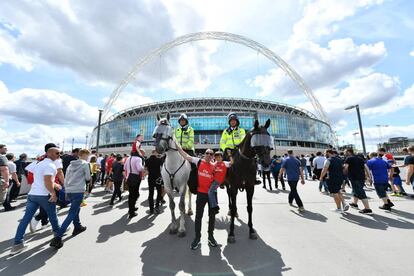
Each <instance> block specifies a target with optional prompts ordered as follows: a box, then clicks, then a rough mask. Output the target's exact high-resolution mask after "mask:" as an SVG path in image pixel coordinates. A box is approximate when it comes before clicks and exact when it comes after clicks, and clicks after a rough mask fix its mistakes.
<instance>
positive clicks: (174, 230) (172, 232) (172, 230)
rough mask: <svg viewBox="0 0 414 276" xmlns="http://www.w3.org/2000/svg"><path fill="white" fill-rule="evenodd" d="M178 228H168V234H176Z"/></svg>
mask: <svg viewBox="0 0 414 276" xmlns="http://www.w3.org/2000/svg"><path fill="white" fill-rule="evenodd" d="M177 232H178V230H177V229H170V235H175V234H177Z"/></svg>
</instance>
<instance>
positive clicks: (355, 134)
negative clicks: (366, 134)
mask: <svg viewBox="0 0 414 276" xmlns="http://www.w3.org/2000/svg"><path fill="white" fill-rule="evenodd" d="M358 134H359V132H354V133H352V135H354V144H355V149H356V148H357V140H356V136H357V135H358Z"/></svg>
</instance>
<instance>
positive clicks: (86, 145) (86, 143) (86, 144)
mask: <svg viewBox="0 0 414 276" xmlns="http://www.w3.org/2000/svg"><path fill="white" fill-rule="evenodd" d="M88 137H89V136H88V134H86V139H85V149H87V148H88Z"/></svg>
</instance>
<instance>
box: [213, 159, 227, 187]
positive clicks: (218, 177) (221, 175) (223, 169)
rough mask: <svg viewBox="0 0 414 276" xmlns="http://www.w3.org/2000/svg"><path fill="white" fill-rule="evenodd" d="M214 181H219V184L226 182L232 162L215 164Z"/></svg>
mask: <svg viewBox="0 0 414 276" xmlns="http://www.w3.org/2000/svg"><path fill="white" fill-rule="evenodd" d="M214 166H215V168H214V180H215V181H217V182H218V183H219V184H222V183H223V182H224V179H225V178H226V174H227V168H229V167H230V162H227V161H221V162H216V163H214Z"/></svg>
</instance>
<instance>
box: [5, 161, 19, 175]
mask: <svg viewBox="0 0 414 276" xmlns="http://www.w3.org/2000/svg"><path fill="white" fill-rule="evenodd" d="M7 166H8V167H9V179H12V173H16V171H17V170H16V164H14V162H13V161H8V162H7Z"/></svg>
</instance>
